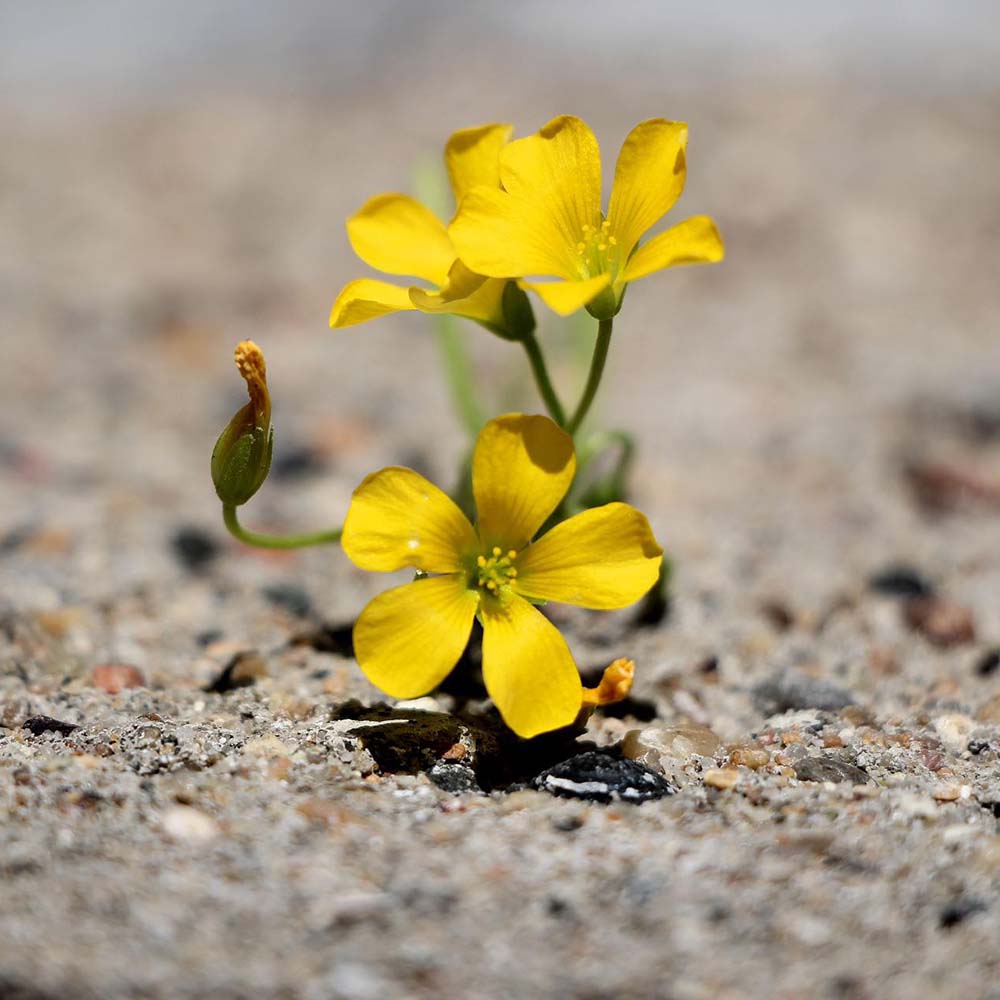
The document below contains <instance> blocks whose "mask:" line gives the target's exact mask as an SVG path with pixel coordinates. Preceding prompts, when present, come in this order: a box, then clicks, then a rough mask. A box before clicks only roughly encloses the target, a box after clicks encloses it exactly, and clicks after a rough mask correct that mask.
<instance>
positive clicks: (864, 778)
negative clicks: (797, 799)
mask: <svg viewBox="0 0 1000 1000" xmlns="http://www.w3.org/2000/svg"><path fill="white" fill-rule="evenodd" d="M792 766H793V767H794V768H795V777H797V778H798V779H799V781H834V782H841V781H849V782H850V783H851V784H852V785H870V784H872V783H873V782H872V779H871V778H870V777H869V775H868V774H867V772H865V771H862V770H861V768H860V767H855V766H854V765H853V764H848V763H846V762H845V761H842V760H838V759H837V758H836V757H825V756H819V757H805V758H804V759H803V760H800V761H799V762H798V763H796V764H793V765H792Z"/></svg>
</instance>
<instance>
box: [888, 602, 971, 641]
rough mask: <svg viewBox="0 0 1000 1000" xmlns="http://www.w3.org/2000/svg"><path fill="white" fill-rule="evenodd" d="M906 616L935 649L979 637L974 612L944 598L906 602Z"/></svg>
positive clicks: (904, 609)
mask: <svg viewBox="0 0 1000 1000" xmlns="http://www.w3.org/2000/svg"><path fill="white" fill-rule="evenodd" d="M903 616H904V618H905V619H906V624H907V625H909V626H910V628H912V629H914V630H915V631H917V632H919V633H920V634H921V635H922V636H924V638H925V639H927V640H928V641H929V642H932V643H933V644H934V645H935V646H939V647H941V648H942V649H947V648H948V647H950V646H958V645H961V644H962V643H965V642H972V640H973V639H975V637H976V626H975V622H974V621H973V618H972V612H971V611H969V609H968V608H966V607H963V606H962V605H961V604H956V603H955V602H954V601H948V600H945V599H944V598H940V597H915V598H913V599H912V600H909V601H907V602H906V604H905V605H904V608H903Z"/></svg>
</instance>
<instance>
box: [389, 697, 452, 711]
mask: <svg viewBox="0 0 1000 1000" xmlns="http://www.w3.org/2000/svg"><path fill="white" fill-rule="evenodd" d="M394 707H395V708H398V709H401V710H403V711H407V710H409V711H412V712H440V711H441V705H440V704H439V702H438V700H437V699H436V698H432V697H431V696H430V695H426V694H425V695H424V696H423V697H422V698H407V699H405V700H403V701H397V702H396V704H395V706H394Z"/></svg>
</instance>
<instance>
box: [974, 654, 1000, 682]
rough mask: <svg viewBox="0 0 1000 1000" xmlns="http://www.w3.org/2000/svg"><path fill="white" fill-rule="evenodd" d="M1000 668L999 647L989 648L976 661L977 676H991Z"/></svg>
mask: <svg viewBox="0 0 1000 1000" xmlns="http://www.w3.org/2000/svg"><path fill="white" fill-rule="evenodd" d="M998 669H1000V649H989V650H987V651H986V652H985V653H983V655H982V656H981V657H980V658H979V659H978V660H977V661H976V674H977V675H978V676H979V677H992V676H993V674H995V673H996V672H997V670H998Z"/></svg>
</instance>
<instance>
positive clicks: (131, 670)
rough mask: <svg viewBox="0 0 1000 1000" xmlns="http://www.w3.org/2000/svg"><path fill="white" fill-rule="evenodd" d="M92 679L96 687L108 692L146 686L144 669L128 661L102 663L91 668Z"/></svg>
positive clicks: (115, 692) (113, 692) (116, 692)
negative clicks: (131, 664)
mask: <svg viewBox="0 0 1000 1000" xmlns="http://www.w3.org/2000/svg"><path fill="white" fill-rule="evenodd" d="M90 680H91V683H92V684H93V685H94V687H98V688H100V689H101V690H102V691H105V692H107V693H108V694H118V693H119V692H121V691H125V690H127V689H128V688H139V687H145V686H146V678H145V677H144V676H143V674H142V671H141V670H140V669H139V668H138V667H133V666H130V665H129V664H127V663H100V664H98V665H97V666H96V667H94V669H93V670H91V672H90Z"/></svg>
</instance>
